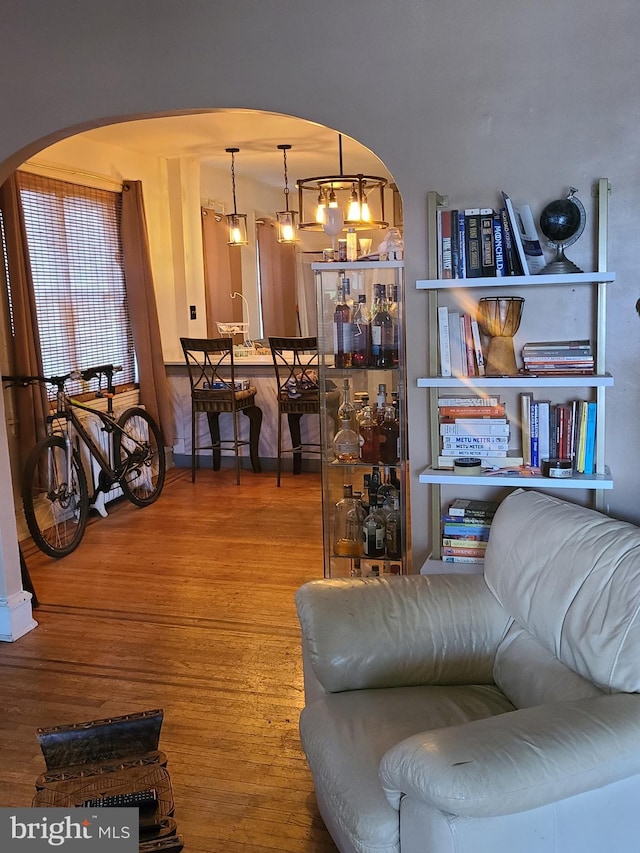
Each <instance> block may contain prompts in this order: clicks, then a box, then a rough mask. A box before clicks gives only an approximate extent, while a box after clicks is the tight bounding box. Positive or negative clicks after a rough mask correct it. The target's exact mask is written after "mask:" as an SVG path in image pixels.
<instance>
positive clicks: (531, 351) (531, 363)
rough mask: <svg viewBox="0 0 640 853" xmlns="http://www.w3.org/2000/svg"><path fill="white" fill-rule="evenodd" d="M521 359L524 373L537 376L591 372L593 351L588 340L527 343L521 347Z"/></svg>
mask: <svg viewBox="0 0 640 853" xmlns="http://www.w3.org/2000/svg"><path fill="white" fill-rule="evenodd" d="M522 361H523V362H524V370H525V372H526V373H532V374H536V375H539V376H553V375H556V374H557V375H563V374H578V375H590V374H592V373H593V353H592V351H591V342H590V341H588V340H580V341H542V342H537V343H528V344H525V345H524V346H523V347H522Z"/></svg>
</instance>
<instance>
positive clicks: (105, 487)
mask: <svg viewBox="0 0 640 853" xmlns="http://www.w3.org/2000/svg"><path fill="white" fill-rule="evenodd" d="M76 409H82V411H85V412H88V413H89V414H91V415H95V416H96V417H97V418H98V419H99V420H100V421H101V423H102V428H103V429H104V431H105V432H106V433H107V434H108V435H109V439H110V443H111V446H113V433H114V432H115V431H118V432H120V433H121V434H122V435H124V434H125V433H124V430H122V429H121V428H120V426H119V425H118V423H117V421H116V417H115V415H114V413H113V403H112V399H111V396H108V401H107V411H106V412H103V411H101V410H100V409H95V408H93V406H88V405H86V404H84V403H81V402H80V401H79V400H75V399H74V398H72V397H70V396H69V395H68V394H66V392H64V391H59V392H58V394H57V406H56V411H55V412H52V413H51V414H50V415H48V416H47V418H46V423H47V433H48V434H50V435H51V434H54V433H57V434H59V435H62V436H63V438H64V440H65V444H66V446H67V465H68V468H69V470H68V471H67V476H68V479H67V482H71V458H72V450H73V441H72V434H71V431H70V429H69V425H71V426H72V427H73V429H74V431H75V434H76V436H77V439H79V441H82V442H83V443H84V445H85V446H86V448H87V450H88V451H89V455H90V456H91V458H93V459H94V460H95V461H96V463H97V464H98V466H99V468H100V471H101V472H102V473H103V475H104V478H101V477H98V483H97V486H95V488H94V492H93V497H92V498H91V502H92V503H95V501H96V498H97V496H98V495H99V494H100V492H105V493H106V492H108V491H109V489H111V488H112V487H113V486H114V485H116V484H117V483H119V482H120V480H121V479H122V478H123V477H124V476H125V475H126V474H127V472H128V471H129V469H130V467H131V464H132V463H131V462H130V457H127V458H126V459H124V460H123V462H122V463H121V464H118V465H115V464H114V465H112V464H111V461H110V459H109V458H108V457H107V456H106V455H105V453H104V451H103V450H102V448H101V447H100V446H99V445H98V444H97V443H96V442H95V440H94V439H93V436H92V435H91V434H90V432H89V431H88V429H87V428H86V426H85V425H84V423H83V422H82V420H81V419H80V417H79V416H78V414H77V413H76V411H75V410H76ZM60 421H64V423H65V426H64V427H62V428H60V429H56V428H55V424H56V423H57V422H60ZM127 437H128V439H129V441H131V440H133V439H132V436H130V435H128V436H127ZM76 447H79V445H76ZM114 462H115V460H114Z"/></svg>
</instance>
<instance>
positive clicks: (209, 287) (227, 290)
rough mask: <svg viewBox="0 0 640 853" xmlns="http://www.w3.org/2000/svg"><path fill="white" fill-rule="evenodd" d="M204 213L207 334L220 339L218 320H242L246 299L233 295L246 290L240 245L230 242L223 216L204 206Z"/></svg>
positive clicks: (203, 245)
mask: <svg viewBox="0 0 640 853" xmlns="http://www.w3.org/2000/svg"><path fill="white" fill-rule="evenodd" d="M201 214H202V249H203V253H204V280H205V300H206V302H205V304H206V310H207V335H208V336H209V337H210V338H219V337H220V333H219V332H218V327H217V326H216V323H217V322H221V323H229V322H231V321H232V320H234V321H240V322H241V321H242V304H243V303H242V299H237V298H236V299H232V298H231V294H232V293H236V292H238V293H242V270H241V267H240V246H229V245H227V239H228V234H229V232H228V230H227V223H226V221H225V219H224V218H223V217H221V216H220V215H219V214H217V213H215V211H213V210H209V209H208V208H204V207H203V208H202V209H201Z"/></svg>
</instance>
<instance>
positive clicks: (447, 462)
mask: <svg viewBox="0 0 640 853" xmlns="http://www.w3.org/2000/svg"><path fill="white" fill-rule="evenodd" d="M438 415H439V422H440V425H439V429H440V447H441V450H440V456H439V457H438V468H453V460H454V459H456V458H464V457H471V456H473V457H477V458H478V459H480V460H481V462H482V465H483V467H485V468H505V467H510V466H514V465H522V461H523V460H522V457H521V456H519V457H515V456H513V455H510V453H509V435H510V426H509V422H508V420H507V417H506V410H505V405H504V403H501V402H500V398H499V397H489V396H486V397H480V396H478V397H439V398H438Z"/></svg>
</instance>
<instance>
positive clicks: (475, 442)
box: [442, 435, 509, 450]
mask: <svg viewBox="0 0 640 853" xmlns="http://www.w3.org/2000/svg"><path fill="white" fill-rule="evenodd" d="M442 446H443V447H459V448H460V449H461V450H463V449H465V448H466V449H468V450H473V448H474V447H475V448H477V449H478V450H492V449H495V450H506V449H507V447H508V446H509V437H508V436H505V435H444V436H443V437H442Z"/></svg>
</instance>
